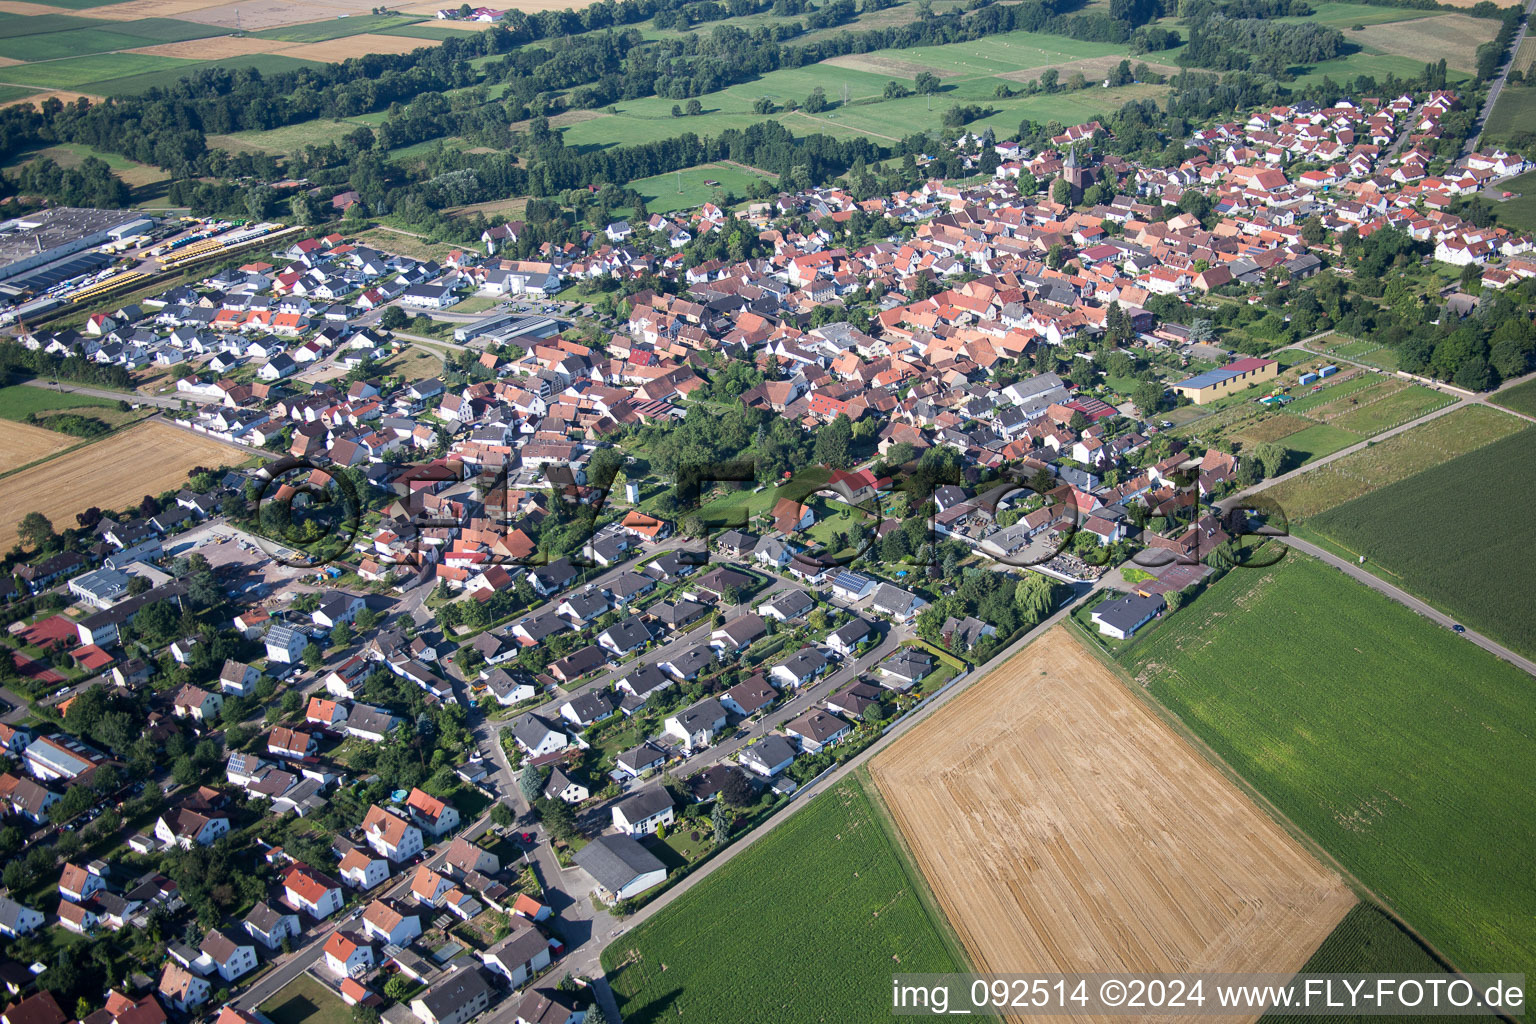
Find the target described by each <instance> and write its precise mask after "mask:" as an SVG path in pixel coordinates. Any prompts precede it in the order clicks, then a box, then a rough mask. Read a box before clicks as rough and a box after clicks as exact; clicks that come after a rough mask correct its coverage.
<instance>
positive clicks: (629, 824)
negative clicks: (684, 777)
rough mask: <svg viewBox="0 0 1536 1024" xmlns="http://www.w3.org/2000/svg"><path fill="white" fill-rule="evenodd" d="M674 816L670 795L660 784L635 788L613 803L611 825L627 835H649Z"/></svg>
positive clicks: (667, 823) (669, 821) (668, 822)
mask: <svg viewBox="0 0 1536 1024" xmlns="http://www.w3.org/2000/svg"><path fill="white" fill-rule="evenodd" d="M674 817H675V816H674V814H673V810H672V797H671V796H669V795H668V794H667V791H666V790H665V789H663V788H662V787H661V786H647V787H645V788H644V789H639V790H636V791H635V792H633V793H631V794H630V795H629V796H627V797H625V798H624V799H623V800H620V801H619V802H618V803H616V804H614V805H613V827H614V828H616V829H618V830H619V831H620V832H623V833H624V834H625V835H628V836H637V835H650V834H652V833H654V832H655V831H656V829H657V828H659V827H660V826H662V825H670V824H672V822H673V820H674Z"/></svg>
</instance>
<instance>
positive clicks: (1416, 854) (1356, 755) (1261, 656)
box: [1129, 551, 1536, 974]
mask: <svg viewBox="0 0 1536 1024" xmlns="http://www.w3.org/2000/svg"><path fill="white" fill-rule="evenodd" d="M1129 660H1130V662H1131V664H1130V666H1129V667H1130V668H1131V670H1132V671H1133V672H1135V673H1136V674H1137V675H1138V678H1139V681H1140V682H1142V683H1143V684H1146V685H1148V686H1149V687H1150V690H1151V692H1152V694H1153V695H1154V696H1155V697H1156V698H1157V699H1158V700H1159V701H1161V702H1162V703H1163V704H1165V705H1166V706H1167V707H1168V708H1169V709H1171V710H1172V711H1173V712H1174V713H1175V714H1176V715H1178V716H1179V717H1180V718H1181V719H1183V721H1184V722H1185V723H1186V724H1187V725H1188V726H1189V727H1190V728H1191V729H1193V730H1194V731H1195V733H1197V734H1198V735H1199V736H1200V738H1201V739H1203V740H1204V741H1205V742H1206V743H1208V744H1210V745H1211V747H1212V748H1213V749H1214V750H1215V752H1216V753H1217V754H1218V755H1219V756H1220V757H1221V758H1222V759H1223V760H1224V761H1226V763H1227V764H1228V765H1230V766H1231V767H1232V768H1233V769H1234V770H1235V771H1236V772H1237V773H1238V774H1239V775H1241V776H1242V777H1243V778H1244V779H1246V780H1247V781H1248V782H1249V783H1250V784H1252V785H1253V786H1254V787H1255V788H1257V789H1258V790H1259V792H1260V793H1262V794H1263V795H1264V796H1265V797H1267V798H1268V799H1269V800H1271V801H1273V803H1274V804H1275V805H1276V806H1277V807H1278V808H1279V810H1280V811H1281V813H1282V814H1284V815H1285V816H1287V817H1288V818H1289V819H1290V820H1291V821H1292V822H1294V823H1295V824H1296V825H1297V826H1299V827H1300V828H1301V829H1302V830H1303V831H1304V832H1306V833H1307V835H1309V836H1310V837H1311V838H1312V839H1314V840H1316V841H1317V842H1318V843H1320V844H1321V845H1322V846H1323V848H1324V849H1326V850H1327V851H1328V852H1329V853H1330V854H1332V855H1333V856H1334V857H1336V858H1337V859H1338V860H1339V862H1340V863H1341V864H1343V866H1344V867H1345V868H1346V869H1347V870H1348V871H1350V872H1352V873H1353V874H1354V875H1355V876H1356V877H1358V878H1359V879H1360V880H1361V882H1363V883H1364V884H1365V885H1366V886H1368V887H1370V888H1371V890H1372V891H1373V892H1375V893H1377V894H1379V895H1380V896H1381V897H1382V898H1383V899H1384V900H1385V901H1387V903H1388V904H1389V905H1390V906H1392V907H1393V908H1394V909H1395V911H1396V912H1397V913H1399V914H1400V915H1401V916H1402V917H1403V919H1404V920H1406V921H1407V922H1408V923H1409V924H1410V925H1411V926H1412V927H1413V928H1414V929H1415V930H1417V931H1418V932H1419V933H1420V934H1421V935H1423V936H1424V937H1425V938H1426V939H1427V940H1428V941H1429V942H1430V943H1431V944H1433V945H1434V946H1435V947H1436V948H1438V949H1439V950H1441V951H1442V952H1443V953H1444V954H1445V955H1446V956H1447V957H1449V958H1450V959H1451V960H1452V961H1453V962H1454V963H1455V965H1456V966H1457V967H1459V968H1461V969H1462V970H1469V971H1523V972H1525V973H1527V974H1530V973H1532V971H1533V970H1536V887H1532V886H1531V885H1530V884H1529V852H1530V850H1531V848H1532V844H1533V843H1536V816H1532V815H1530V814H1526V813H1524V811H1519V812H1513V809H1514V808H1526V807H1530V806H1531V804H1532V801H1533V800H1536V772H1532V771H1531V765H1533V764H1536V734H1533V733H1532V732H1531V730H1530V728H1529V726H1530V723H1531V722H1532V721H1536V686H1532V684H1531V679H1530V677H1529V676H1527V675H1526V674H1525V673H1523V672H1521V671H1520V670H1519V669H1517V668H1515V667H1514V666H1512V665H1509V664H1507V663H1505V662H1503V661H1501V660H1499V659H1497V658H1495V657H1494V656H1493V655H1491V654H1488V653H1487V652H1485V651H1483V650H1482V649H1480V648H1478V647H1475V646H1473V645H1472V644H1469V643H1468V642H1467V641H1465V640H1463V639H1462V638H1460V637H1458V636H1457V635H1456V634H1454V633H1452V632H1451V631H1449V630H1446V629H1442V628H1440V627H1438V626H1436V625H1433V624H1432V623H1430V622H1428V621H1427V620H1425V619H1423V618H1422V617H1420V616H1418V615H1416V614H1414V613H1413V612H1411V611H1409V610H1408V609H1406V608H1404V607H1403V606H1401V605H1399V604H1397V603H1396V602H1394V601H1392V600H1390V599H1389V598H1387V597H1385V596H1383V595H1380V594H1377V593H1376V592H1375V591H1372V590H1369V589H1367V588H1365V587H1362V586H1360V585H1359V584H1357V583H1355V582H1354V581H1352V580H1350V579H1349V578H1348V577H1346V576H1344V575H1343V574H1342V573H1339V572H1336V571H1335V570H1333V569H1330V568H1328V567H1327V566H1324V565H1323V564H1322V563H1320V562H1316V561H1314V560H1312V559H1309V558H1306V557H1304V556H1298V555H1297V554H1296V553H1295V552H1294V551H1293V552H1289V553H1288V554H1287V556H1286V557H1285V559H1284V560H1282V561H1281V562H1280V563H1279V564H1278V565H1275V566H1272V567H1270V568H1267V569H1248V570H1244V569H1235V570H1233V571H1231V572H1229V573H1228V574H1227V575H1226V576H1225V577H1223V578H1222V579H1221V580H1220V581H1219V582H1218V583H1216V584H1215V585H1214V586H1212V587H1211V588H1210V589H1209V590H1208V591H1207V592H1206V593H1205V594H1203V595H1202V596H1200V597H1199V598H1197V599H1196V600H1195V601H1194V603H1193V604H1191V605H1189V606H1188V607H1187V608H1185V609H1182V610H1181V611H1179V612H1178V613H1176V614H1175V615H1173V616H1172V617H1170V618H1169V619H1167V620H1166V621H1165V622H1164V623H1163V625H1162V626H1161V627H1160V628H1159V629H1158V630H1157V631H1156V632H1154V633H1153V634H1152V635H1150V636H1149V637H1148V638H1147V639H1146V640H1145V641H1144V642H1142V643H1141V644H1139V645H1137V646H1136V647H1135V648H1133V649H1132V650H1131V652H1130V655H1129Z"/></svg>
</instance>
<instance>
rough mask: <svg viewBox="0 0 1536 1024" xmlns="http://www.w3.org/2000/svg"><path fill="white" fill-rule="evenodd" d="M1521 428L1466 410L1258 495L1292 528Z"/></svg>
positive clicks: (1481, 410) (1505, 418) (1483, 410)
mask: <svg viewBox="0 0 1536 1024" xmlns="http://www.w3.org/2000/svg"><path fill="white" fill-rule="evenodd" d="M1525 426H1526V423H1525V422H1524V421H1523V420H1520V419H1517V418H1515V417H1514V416H1509V415H1506V414H1504V413H1501V412H1497V411H1495V410H1493V409H1489V408H1487V407H1486V406H1481V405H1473V406H1468V407H1466V408H1462V409H1457V410H1455V411H1454V412H1450V413H1447V414H1446V415H1444V416H1441V417H1439V418H1438V419H1433V420H1430V421H1429V422H1428V423H1424V424H1421V425H1419V426H1417V427H1414V428H1413V429H1412V430H1405V431H1403V432H1402V433H1401V434H1395V435H1393V436H1392V437H1389V438H1387V439H1386V440H1385V441H1381V442H1378V443H1376V444H1373V445H1371V446H1370V447H1368V448H1362V449H1361V450H1360V451H1357V452H1351V453H1350V454H1348V455H1345V456H1343V457H1342V458H1340V459H1337V460H1335V461H1333V462H1330V463H1329V464H1328V465H1326V466H1319V467H1318V468H1316V469H1314V470H1312V471H1310V472H1308V473H1304V474H1302V475H1300V476H1298V477H1296V478H1295V479H1293V480H1287V481H1286V482H1284V483H1281V484H1276V485H1275V486H1273V487H1270V488H1268V489H1266V490H1265V491H1264V492H1263V493H1264V495H1265V496H1266V497H1268V498H1270V499H1272V500H1273V501H1275V502H1276V503H1278V504H1279V505H1280V507H1281V508H1283V509H1285V511H1286V515H1287V516H1288V517H1289V518H1290V520H1291V521H1292V522H1296V521H1299V520H1303V519H1307V518H1309V517H1311V516H1315V515H1317V514H1318V513H1320V512H1325V511H1327V510H1328V509H1330V508H1333V507H1334V506H1335V505H1342V504H1343V503H1344V502H1346V501H1349V500H1351V499H1353V498H1358V497H1360V496H1361V495H1362V494H1366V493H1369V492H1370V491H1373V490H1375V489H1376V488H1378V487H1385V486H1387V485H1388V484H1390V483H1393V482H1394V481H1397V480H1402V479H1404V478H1406V477H1409V476H1412V475H1413V474H1415V473H1418V472H1421V471H1422V470H1425V469H1428V468H1430V467H1431V466H1437V465H1439V464H1441V463H1443V462H1446V461H1448V460H1450V459H1453V458H1455V457H1456V456H1458V455H1462V454H1464V453H1466V452H1470V451H1474V450H1476V449H1478V448H1481V447H1482V446H1483V445H1486V444H1488V443H1490V442H1492V441H1496V440H1498V439H1499V438H1501V437H1504V436H1506V435H1508V434H1513V433H1514V432H1515V431H1517V430H1521V429H1523V428H1524V427H1525Z"/></svg>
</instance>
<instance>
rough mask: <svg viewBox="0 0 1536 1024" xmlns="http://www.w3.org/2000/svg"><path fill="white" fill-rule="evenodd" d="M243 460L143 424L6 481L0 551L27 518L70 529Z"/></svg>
mask: <svg viewBox="0 0 1536 1024" xmlns="http://www.w3.org/2000/svg"><path fill="white" fill-rule="evenodd" d="M240 461H243V459H242V458H241V457H240V456H239V453H238V452H236V451H235V450H234V449H232V448H228V447H226V446H225V445H222V444H220V443H219V442H217V441H214V440H212V439H210V438H207V437H204V436H203V435H201V434H194V433H193V432H192V431H190V430H182V429H180V428H178V427H172V426H169V425H167V424H164V423H145V424H143V425H141V426H137V427H134V428H133V429H131V430H124V431H122V432H121V433H117V434H113V435H112V436H111V437H108V438H105V439H104V440H101V441H98V442H96V443H95V444H88V445H86V446H85V447H84V448H81V449H78V450H77V451H73V452H70V453H69V454H68V455H61V456H59V457H58V458H56V459H51V460H49V461H48V462H47V463H45V464H43V465H41V466H34V467H33V468H31V469H26V470H22V471H21V472H20V473H17V474H16V475H14V476H10V477H6V479H5V481H4V484H3V486H4V488H5V492H6V494H7V495H9V496H11V498H12V499H13V500H7V501H6V502H4V503H3V505H0V546H4V547H10V545H12V544H14V543H16V525H17V524H18V523H20V522H21V517H22V516H24V515H26V514H27V513H28V512H41V513H42V514H43V515H45V516H47V517H48V518H49V519H51V520H52V521H53V522H54V523H55V524H56V525H62V526H69V525H73V524H74V521H75V513H77V512H83V511H85V510H86V509H87V508H90V507H91V506H93V505H94V506H96V507H98V508H104V509H115V508H124V507H126V506H128V505H130V504H136V503H137V502H138V501H139V499H141V498H143V497H144V495H146V494H159V493H160V492H161V491H163V490H166V489H168V488H171V487H177V486H179V485H181V484H182V483H184V482H185V481H186V478H187V471H188V470H190V469H191V468H192V467H194V466H200V465H201V466H218V465H221V464H223V463H228V462H240Z"/></svg>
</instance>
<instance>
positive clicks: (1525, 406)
mask: <svg viewBox="0 0 1536 1024" xmlns="http://www.w3.org/2000/svg"><path fill="white" fill-rule="evenodd" d="M1492 401H1493V402H1494V404H1496V405H1502V406H1503V407H1504V408H1506V409H1513V410H1515V412H1523V413H1525V414H1526V415H1527V416H1536V380H1528V381H1526V382H1525V383H1524V384H1516V385H1515V386H1514V387H1512V388H1510V389H1509V390H1508V391H1500V392H1499V393H1498V394H1496V395H1494V396H1493V398H1492Z"/></svg>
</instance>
